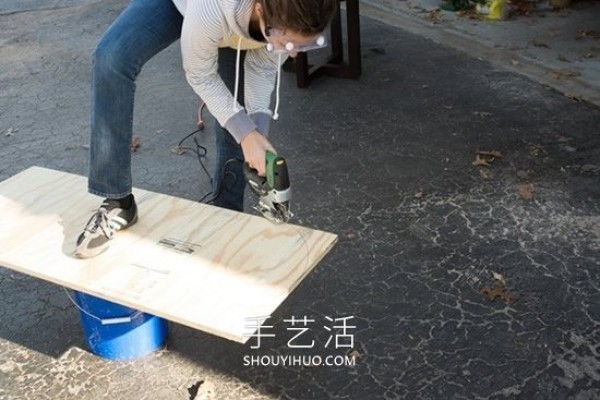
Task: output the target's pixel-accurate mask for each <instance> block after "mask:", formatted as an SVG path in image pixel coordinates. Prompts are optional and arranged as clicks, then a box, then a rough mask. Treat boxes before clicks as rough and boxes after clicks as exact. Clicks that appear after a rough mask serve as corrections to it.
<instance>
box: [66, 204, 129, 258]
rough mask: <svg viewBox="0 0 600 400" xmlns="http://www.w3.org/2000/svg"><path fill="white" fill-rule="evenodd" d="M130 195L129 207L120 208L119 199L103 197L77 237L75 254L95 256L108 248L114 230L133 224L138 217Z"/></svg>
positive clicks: (80, 256)
mask: <svg viewBox="0 0 600 400" xmlns="http://www.w3.org/2000/svg"><path fill="white" fill-rule="evenodd" d="M130 196H131V207H129V208H121V207H122V205H121V203H120V202H119V200H111V199H105V200H104V202H103V203H102V204H101V205H100V208H99V209H98V211H96V213H95V214H94V215H92V218H90V220H89V221H88V223H87V225H86V226H85V229H84V230H83V232H82V233H81V235H79V237H78V238H77V249H76V250H75V256H77V257H79V258H90V257H95V256H97V255H98V254H100V253H102V252H103V251H104V250H106V249H107V248H108V243H109V242H110V240H111V239H112V238H113V237H114V236H115V232H116V231H119V230H121V229H125V228H128V227H130V226H131V225H133V224H135V223H136V222H137V219H138V214H137V205H136V204H135V200H134V199H133V195H130Z"/></svg>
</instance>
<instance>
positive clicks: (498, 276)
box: [492, 271, 506, 286]
mask: <svg viewBox="0 0 600 400" xmlns="http://www.w3.org/2000/svg"><path fill="white" fill-rule="evenodd" d="M492 277H493V278H494V279H495V280H497V281H498V282H500V283H501V284H502V285H503V286H506V280H504V276H503V275H502V274H499V273H497V272H496V271H492Z"/></svg>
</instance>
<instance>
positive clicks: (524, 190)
mask: <svg viewBox="0 0 600 400" xmlns="http://www.w3.org/2000/svg"><path fill="white" fill-rule="evenodd" d="M518 188H519V197H521V198H522V199H523V200H531V199H532V198H533V184H531V183H524V184H520V185H518Z"/></svg>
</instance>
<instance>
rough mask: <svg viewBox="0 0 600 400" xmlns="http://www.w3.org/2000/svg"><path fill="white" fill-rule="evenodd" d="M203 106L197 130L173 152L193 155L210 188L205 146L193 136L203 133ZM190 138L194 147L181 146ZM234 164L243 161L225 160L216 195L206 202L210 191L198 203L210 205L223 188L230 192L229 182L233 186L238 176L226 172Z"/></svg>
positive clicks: (231, 172) (199, 111)
mask: <svg viewBox="0 0 600 400" xmlns="http://www.w3.org/2000/svg"><path fill="white" fill-rule="evenodd" d="M205 106H206V104H205V103H204V102H203V103H202V104H200V107H199V108H198V121H197V124H196V125H197V127H198V129H196V130H195V131H193V132H191V133H189V134H187V135H185V136H184V137H183V139H181V140H180V141H179V143H178V144H177V147H175V149H174V152H175V153H176V154H178V155H181V154H185V153H188V152H192V153H194V154H195V155H196V158H197V160H198V163H199V164H200V167H201V168H202V170H203V171H204V173H205V174H206V176H207V177H208V180H209V182H210V186H211V187H213V184H214V179H213V178H212V177H211V175H210V173H209V172H208V169H207V168H206V165H205V164H204V158H206V155H207V154H208V149H207V148H206V147H205V146H202V145H201V144H200V142H199V141H198V138H197V137H196V136H195V135H196V134H197V133H199V132H203V131H204V120H203V118H202V111H203V110H204V108H205ZM190 138H192V140H193V141H194V145H195V147H189V146H184V145H183V143H184V142H185V141H186V140H188V139H190ZM235 162H239V163H242V164H243V163H244V161H243V160H240V159H239V158H230V159H229V160H227V161H226V162H225V164H224V165H223V169H222V170H221V176H220V180H221V182H220V185H219V191H218V192H217V193H216V194H214V196H212V197H211V198H210V199H208V200H207V198H208V197H209V196H210V195H212V194H213V192H212V190H211V191H209V192H208V193H206V194H205V195H204V196H202V197H201V198H200V200H198V202H200V203H205V204H211V203H213V202H214V201H215V200H216V199H217V198H218V197H219V195H220V194H221V193H222V191H223V188H225V190H227V191H230V190H231V189H232V187H231V184H232V183H231V182H233V184H235V182H236V181H237V179H238V176H237V174H236V173H235V172H233V171H228V170H227V168H228V167H229V166H230V165H231V164H232V163H235ZM228 178H230V179H228ZM228 181H229V182H230V183H229V184H228Z"/></svg>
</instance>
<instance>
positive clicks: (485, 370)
mask: <svg viewBox="0 0 600 400" xmlns="http://www.w3.org/2000/svg"><path fill="white" fill-rule="evenodd" d="M125 4H126V1H123V0H104V1H94V0H79V1H71V0H56V1H48V2H43V3H42V2H39V1H33V0H30V1H19V2H13V1H9V2H8V3H6V4H4V3H3V4H2V5H0V159H1V160H2V163H1V164H0V180H4V179H7V178H9V177H10V176H13V175H15V174H17V173H18V172H20V171H22V170H24V169H26V168H28V167H30V166H34V165H37V166H41V167H47V168H53V169H58V170H62V171H67V172H71V173H77V174H80V175H85V174H86V168H87V166H86V164H87V156H88V153H87V152H88V143H89V137H88V136H89V114H90V106H89V95H90V70H91V65H90V64H91V53H92V50H93V48H94V46H95V43H96V42H97V40H98V39H99V37H100V36H101V34H102V32H103V31H104V30H105V29H106V27H107V26H108V25H109V24H110V23H111V22H112V21H113V20H114V18H115V17H116V16H117V15H118V13H119V12H120V10H122V9H123V7H124V6H125ZM361 24H362V25H361V28H362V29H361V34H362V64H363V75H362V76H361V78H360V79H359V80H356V81H355V80H341V79H333V78H327V77H322V78H319V79H317V80H315V81H314V82H313V83H312V84H311V85H310V86H309V87H308V88H307V89H299V88H296V87H295V77H294V76H293V75H292V74H289V73H288V74H285V75H284V79H283V82H282V85H283V90H282V93H283V96H282V101H281V107H280V119H279V120H278V121H277V122H275V123H273V125H272V134H271V137H272V142H273V144H274V145H275V147H276V148H277V149H278V151H279V153H281V154H283V155H285V157H286V158H287V159H288V163H289V166H290V174H291V182H292V185H293V190H294V198H293V207H294V211H295V214H296V217H295V220H294V221H293V222H294V223H297V224H300V225H304V226H308V227H313V228H317V229H322V230H326V231H330V232H335V233H337V234H338V235H339V237H340V240H339V242H338V243H337V244H336V246H335V247H334V248H333V250H332V251H331V252H330V253H329V254H328V255H327V256H326V257H325V258H324V260H323V261H322V262H321V263H320V264H319V265H318V266H317V268H316V269H315V270H314V271H313V272H312V273H311V274H310V275H309V276H308V277H307V278H306V279H305V280H304V281H303V283H302V284H301V285H300V286H299V287H298V288H297V289H296V290H295V291H294V292H293V293H292V294H291V295H290V296H289V297H288V299H287V300H286V301H285V302H284V303H283V304H282V305H281V307H279V309H278V310H277V311H276V313H275V314H274V315H273V316H272V318H271V320H270V321H271V325H273V326H274V328H273V332H274V334H275V337H272V338H264V339H263V340H262V345H261V348H260V349H252V348H251V345H252V344H254V343H253V342H252V340H251V341H250V342H249V343H248V345H240V344H236V343H233V342H230V341H228V340H225V339H221V338H218V337H215V336H212V335H209V334H206V333H203V332H200V331H196V330H192V329H189V328H186V327H183V326H180V325H177V324H174V323H173V324H171V326H170V329H171V331H170V336H169V341H168V344H167V346H166V348H165V349H162V350H160V351H158V352H156V353H153V354H151V355H149V356H147V357H144V358H142V359H139V360H135V361H130V362H118V361H109V360H104V359H100V358H98V357H96V356H94V355H93V354H91V353H90V352H89V351H88V350H87V348H86V345H85V341H84V337H83V334H82V331H81V325H80V321H79V315H78V312H77V310H76V308H75V307H74V306H73V304H72V303H71V302H70V300H69V298H68V296H67V295H66V294H65V292H64V290H63V289H62V288H60V287H57V286H55V285H53V284H50V283H46V282H43V281H40V280H37V279H35V278H31V277H28V276H24V275H22V274H19V273H16V272H13V271H11V270H9V269H6V268H0V320H1V321H2V323H1V324H0V399H2V400H4V399H6V400H8V399H11V400H12V399H27V400H29V399H100V398H107V397H109V398H115V399H198V400H199V399H243V400H251V399H252V400H254V399H302V400H309V399H319V400H320V399H323V400H325V399H357V400H358V399H360V400H362V399H411V400H412V399H528V400H529V399H553V400H554V399H578V400H592V399H600V212H599V211H600V201H599V200H600V162H599V161H598V160H600V135H599V133H600V132H599V127H600V108H599V107H598V106H597V105H595V104H594V102H592V101H589V102H588V101H586V100H585V96H584V98H582V99H580V98H577V96H565V92H564V91H563V90H561V89H557V88H556V87H553V86H550V85H548V84H543V83H540V82H539V81H537V80H533V79H531V78H530V77H528V76H526V75H523V74H521V73H517V72H515V71H514V69H512V68H505V67H504V66H502V65H500V64H498V63H497V62H495V61H494V60H488V59H486V58H485V57H482V56H481V55H480V54H469V53H468V52H467V51H465V50H464V49H462V50H457V49H455V48H453V47H452V46H451V45H450V44H444V43H443V42H440V41H439V40H438V41H434V40H431V39H430V38H427V35H420V34H418V32H416V31H414V30H411V31H410V32H409V31H407V30H405V29H402V28H401V27H399V26H397V24H391V23H384V22H381V21H379V20H376V19H374V18H371V17H369V16H368V15H366V14H365V15H363V16H362V18H361ZM586 29H587V28H586ZM590 29H591V28H590ZM588 39H589V40H590V41H591V42H590V43H592V44H591V45H590V46H591V47H590V48H591V49H592V50H591V51H592V52H595V53H594V54H595V57H596V58H595V59H596V60H597V59H598V57H600V53H599V52H598V51H597V49H598V45H597V41H596V42H593V40H597V39H593V38H586V39H585V40H588ZM594 49H596V50H594ZM514 66H515V65H514V64H513V67H514ZM586 71H587V70H586ZM587 74H588V72H586V73H585V74H582V75H580V76H578V77H581V76H583V77H585V76H587ZM591 76H592V80H593V79H598V76H597V75H596V74H595V73H593V72H592V73H591ZM136 96H137V103H136V114H135V121H134V132H135V133H134V135H135V136H139V138H140V147H139V148H138V149H137V151H136V152H135V154H133V162H134V170H133V175H134V185H135V186H137V187H140V188H143V189H148V190H153V191H157V192H161V193H168V194H171V195H175V196H180V197H184V198H189V199H195V200H198V199H200V198H201V197H202V196H203V195H204V194H206V193H207V192H208V191H209V190H210V185H209V182H208V179H207V178H206V177H205V176H204V174H203V172H202V170H201V168H200V165H199V164H198V162H197V160H196V158H195V156H193V155H190V154H183V155H178V154H177V153H176V152H174V151H173V148H174V147H175V146H176V145H177V144H178V142H179V141H180V140H181V139H182V138H183V137H184V136H185V135H186V134H188V133H190V132H191V131H193V130H194V129H195V113H196V109H197V106H198V99H197V98H196V97H195V95H194V94H193V92H192V90H191V89H190V88H189V87H188V86H187V84H186V82H185V79H184V76H183V73H182V68H181V60H180V52H179V48H178V45H177V44H175V45H173V46H171V47H170V48H168V49H167V50H165V51H164V52H163V53H161V54H160V55H159V56H157V57H156V58H154V59H153V60H151V61H150V62H149V63H148V64H147V65H146V67H145V68H144V69H143V71H142V73H141V75H140V78H139V80H138V91H137V94H136ZM213 123H214V122H213V121H212V119H209V121H208V127H207V132H204V133H203V134H201V135H200V136H199V140H200V142H201V143H203V144H204V145H205V146H206V147H207V149H208V155H207V159H206V162H207V165H209V166H210V165H211V162H212V160H213V158H212V157H214V151H213V148H214V146H213V141H214V140H213V137H212V134H211V132H210V128H211V126H212V124H213ZM252 201H253V199H252V197H250V196H248V197H247V204H246V207H247V212H253V211H252V210H251V206H252ZM140 217H141V218H143V216H140ZM85 222H86V221H82V226H83V225H84V224H85ZM0 245H1V244H0ZM292 316H295V317H296V318H302V317H307V319H311V320H314V323H313V324H312V325H311V326H310V329H309V330H307V331H306V332H305V333H304V334H303V336H302V338H301V343H303V344H306V345H309V344H312V347H310V348H304V349H298V348H294V346H293V345H294V344H296V345H297V344H298V343H300V342H298V340H294V338H293V337H294V335H295V331H291V330H289V329H288V328H289V327H290V325H289V323H286V322H285V321H286V320H289V319H290V318H291V317H292ZM349 317H351V318H349ZM344 318H346V320H345V321H346V322H349V325H348V330H347V332H346V334H344V335H342V334H341V333H340V329H339V328H335V324H336V322H337V323H338V324H339V323H341V322H340V321H342V320H343V319H344ZM336 320H337V321H336ZM350 325H351V326H353V328H350V327H349V326H350ZM338 326H339V325H338ZM296 347H297V346H296ZM300 355H303V356H305V357H309V358H310V359H311V363H308V364H309V365H289V364H286V365H283V364H282V359H283V358H285V357H287V358H288V359H289V357H292V356H300ZM253 356H254V357H266V358H265V359H264V360H278V361H279V363H280V365H246V364H247V363H246V361H245V360H247V359H248V357H253ZM328 356H333V357H337V358H335V359H336V360H341V359H342V358H344V357H349V359H350V360H355V365H337V366H336V365H332V366H329V365H315V364H316V361H318V360H319V359H322V360H325V359H326V358H327V357H328ZM340 357H342V358H340Z"/></svg>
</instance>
